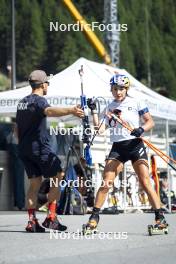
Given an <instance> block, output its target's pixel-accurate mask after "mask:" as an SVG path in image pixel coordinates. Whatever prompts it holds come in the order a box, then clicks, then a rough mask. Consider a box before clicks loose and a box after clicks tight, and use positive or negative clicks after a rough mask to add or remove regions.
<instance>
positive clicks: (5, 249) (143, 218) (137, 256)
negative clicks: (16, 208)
mask: <svg viewBox="0 0 176 264" xmlns="http://www.w3.org/2000/svg"><path fill="white" fill-rule="evenodd" d="M44 217H45V214H42V213H40V214H39V215H38V218H39V219H40V220H41V221H42V220H43V219H44ZM87 219H88V215H87V216H62V222H63V223H64V224H66V225H68V226H69V229H68V233H65V234H62V236H60V234H58V233H55V234H51V233H50V232H49V231H47V232H46V233H44V234H29V233H26V232H24V226H25V224H26V221H27V216H26V213H24V212H0V264H5V263H14V264H15V263H19V264H20V263H25V264H29V263H30V264H31V263H32V264H39V263H42V264H49V263H52V264H55V263H62V264H70V263H72V264H82V263H85V264H87V263H89V264H98V263H106V264H112V263H113V264H114V263H121V264H126V263H130V264H133V263H135V264H138V263H140V264H141V263H142V264H145V263H150V264H153V263H155V264H165V263H168V264H172V263H176V215H167V219H168V222H169V224H170V230H169V234H168V235H156V236H152V237H149V236H148V234H147V228H146V227H147V225H148V224H151V223H152V221H153V216H152V214H147V213H145V214H119V215H102V216H101V222H100V225H99V232H104V233H99V235H98V234H97V235H95V236H94V237H87V238H85V237H82V236H81V235H80V234H79V231H80V229H81V226H82V224H83V223H85V222H86V221H87ZM108 232H111V233H108ZM113 232H115V233H113ZM105 236H106V237H105ZM125 238H126V239H125Z"/></svg>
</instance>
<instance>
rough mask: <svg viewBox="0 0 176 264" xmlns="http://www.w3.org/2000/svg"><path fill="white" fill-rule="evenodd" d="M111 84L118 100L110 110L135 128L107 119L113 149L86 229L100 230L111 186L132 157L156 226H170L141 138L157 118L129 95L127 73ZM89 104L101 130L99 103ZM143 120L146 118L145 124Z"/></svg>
mask: <svg viewBox="0 0 176 264" xmlns="http://www.w3.org/2000/svg"><path fill="white" fill-rule="evenodd" d="M110 86H111V92H112V95H113V97H114V100H113V102H112V103H110V104H109V105H108V112H109V113H110V114H111V113H115V114H116V115H118V117H120V118H121V119H122V120H123V121H124V122H125V123H126V124H127V125H129V126H130V127H132V128H133V131H132V132H130V131H129V130H127V129H126V128H124V127H123V126H122V125H121V124H119V123H116V124H115V122H114V121H113V120H111V118H108V117H106V118H105V122H104V123H103V124H102V126H101V128H100V131H99V132H100V133H102V132H103V131H104V130H105V129H106V128H110V129H111V131H110V132H111V133H110V140H111V142H112V148H111V151H110V153H109V156H108V158H107V160H106V165H105V169H104V173H103V184H102V186H101V187H100V188H99V190H98V192H97V195H96V199H95V205H94V208H93V213H92V215H91V216H90V218H89V221H88V223H87V224H86V225H85V228H86V230H95V229H96V227H97V225H98V222H99V212H100V209H101V207H102V205H103V204H104V202H105V199H106V196H107V193H108V191H109V188H111V186H112V185H113V182H114V180H115V177H116V176H117V175H118V174H119V172H121V171H122V168H123V164H124V163H125V162H126V161H128V160H131V162H132V165H133V168H134V170H135V172H136V174H137V176H138V178H139V181H140V183H141V185H142V187H143V189H144V190H145V192H146V193H147V195H148V199H149V201H150V203H151V205H152V208H153V209H154V212H155V222H156V224H155V227H159V228H166V227H167V223H166V220H165V217H164V215H163V212H162V210H161V206H160V200H159V198H158V196H157V194H156V192H155V190H154V189H153V188H152V186H151V183H150V177H149V168H148V159H147V154H146V150H145V146H144V143H143V141H142V139H141V138H140V136H141V135H142V134H143V133H144V132H145V131H149V130H150V129H151V128H152V127H153V126H154V122H153V119H152V117H151V115H150V113H149V109H148V107H147V105H146V104H145V103H144V102H142V101H139V100H138V99H134V98H132V97H130V96H129V95H128V94H127V91H128V89H129V86H130V82H129V78H128V77H127V76H125V75H115V76H113V77H112V78H111V80H110ZM88 106H89V108H90V109H91V110H92V115H93V123H94V127H95V129H97V128H98V127H99V125H100V121H99V117H98V115H97V111H96V109H95V108H96V105H95V103H93V102H92V103H89V104H88ZM110 114H109V116H110ZM141 119H142V120H143V125H142V126H141Z"/></svg>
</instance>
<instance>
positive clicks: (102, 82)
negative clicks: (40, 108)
mask: <svg viewBox="0 0 176 264" xmlns="http://www.w3.org/2000/svg"><path fill="white" fill-rule="evenodd" d="M81 65H83V69H84V76H83V81H84V92H85V94H86V96H87V97H93V96H94V97H97V96H101V97H104V98H105V99H106V100H107V101H109V100H112V97H111V93H110V87H109V80H110V78H111V76H112V75H113V74H115V73H121V74H126V75H127V76H128V77H129V78H130V83H131V89H130V90H129V94H130V95H131V96H132V97H137V98H141V99H142V100H145V101H146V102H147V104H148V106H149V108H150V112H151V114H152V115H153V116H155V117H159V118H164V119H170V120H176V102H174V101H173V100H170V99H168V98H165V97H164V96H162V95H159V94H158V93H156V92H154V91H152V90H151V89H149V88H147V87H146V86H145V85H143V84H142V83H140V82H139V81H137V80H136V79H135V78H134V77H133V76H132V75H130V74H129V73H128V72H127V71H125V70H124V69H117V68H115V67H112V66H108V65H105V64H101V63H97V62H93V61H89V60H87V59H85V58H80V59H78V60H77V61H76V62H75V63H73V64H72V65H71V66H69V67H68V68H66V69H65V70H63V71H62V72H60V73H58V74H56V75H54V76H53V78H51V80H50V87H49V89H48V95H47V96H46V98H47V100H48V101H49V102H50V103H51V105H55V106H56V105H57V106H67V105H75V104H77V103H80V93H81V91H80V77H79V74H78V70H79V69H80V67H81ZM30 92H31V88H30V87H29V86H27V87H24V88H20V89H16V90H11V91H6V92H1V93H0V115H5V116H10V115H14V114H15V112H16V107H17V104H18V102H19V100H20V99H22V98H23V97H24V96H26V95H28V94H30Z"/></svg>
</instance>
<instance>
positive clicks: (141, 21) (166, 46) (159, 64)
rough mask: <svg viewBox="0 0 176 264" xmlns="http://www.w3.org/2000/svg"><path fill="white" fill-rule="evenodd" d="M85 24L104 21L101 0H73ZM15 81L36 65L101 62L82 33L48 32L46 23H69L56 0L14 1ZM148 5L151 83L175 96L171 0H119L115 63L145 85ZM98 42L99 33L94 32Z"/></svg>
mask: <svg viewBox="0 0 176 264" xmlns="http://www.w3.org/2000/svg"><path fill="white" fill-rule="evenodd" d="M10 2H11V1H5V0H0V11H1V12H0V37H1V41H0V72H1V73H4V74H5V75H7V65H8V64H9V63H10V61H11V6H10ZM73 3H74V4H75V5H76V7H77V8H78V9H79V11H80V12H81V14H82V15H83V16H84V17H85V19H86V20H87V21H88V22H89V23H90V22H92V21H98V22H100V23H102V22H103V16H104V14H103V12H104V9H103V0H96V1H95V0H89V1H86V0H73ZM15 7H16V65H17V80H18V81H24V80H26V78H27V76H28V74H29V72H30V71H32V70H33V69H35V68H41V69H43V70H46V71H47V73H48V74H50V73H52V74H55V73H57V72H59V71H61V70H63V69H64V68H65V67H67V66H69V65H70V64H71V63H73V62H74V61H75V60H76V59H78V58H79V57H86V58H87V59H90V60H94V61H99V62H102V59H101V58H100V57H99V56H98V55H97V53H96V51H95V50H94V48H93V47H92V46H91V45H90V43H89V42H88V41H87V39H86V37H85V35H84V34H83V33H82V32H74V31H70V32H68V31H50V26H49V23H50V21H52V22H57V21H58V22H59V24H63V23H65V24H69V23H74V20H73V18H72V16H71V15H70V13H69V11H68V10H67V9H66V8H65V6H64V5H63V3H62V1H61V0H50V1H48V0H20V1H18V0H16V1H15ZM146 10H148V13H147V14H148V30H149V31H148V32H149V38H148V47H149V53H150V69H151V88H152V89H157V88H158V87H160V88H163V89H165V90H166V91H167V93H168V96H169V97H170V98H174V99H176V74H175V72H176V63H175V55H176V1H174V0H118V13H119V14H118V15H119V23H120V24H123V23H124V24H127V25H128V31H127V32H121V36H120V37H121V42H120V67H121V68H125V69H126V70H127V71H129V72H130V73H131V74H132V75H134V77H136V78H137V79H138V80H139V81H142V82H143V83H145V84H147V72H148V50H147V43H146V36H147V35H146V34H147V32H146V31H147V25H146V23H147V21H146ZM96 34H97V35H98V37H99V38H100V39H101V40H102V41H103V32H100V31H96Z"/></svg>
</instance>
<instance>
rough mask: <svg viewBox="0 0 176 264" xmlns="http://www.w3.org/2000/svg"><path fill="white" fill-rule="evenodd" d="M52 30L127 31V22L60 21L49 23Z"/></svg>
mask: <svg viewBox="0 0 176 264" xmlns="http://www.w3.org/2000/svg"><path fill="white" fill-rule="evenodd" d="M49 28H50V31H85V30H86V31H95V30H99V31H102V32H103V31H122V32H123V31H127V30H128V25H127V24H117V25H116V24H103V23H99V22H97V21H94V22H91V23H90V24H84V23H81V22H77V23H75V24H59V22H51V21H50V23H49Z"/></svg>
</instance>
